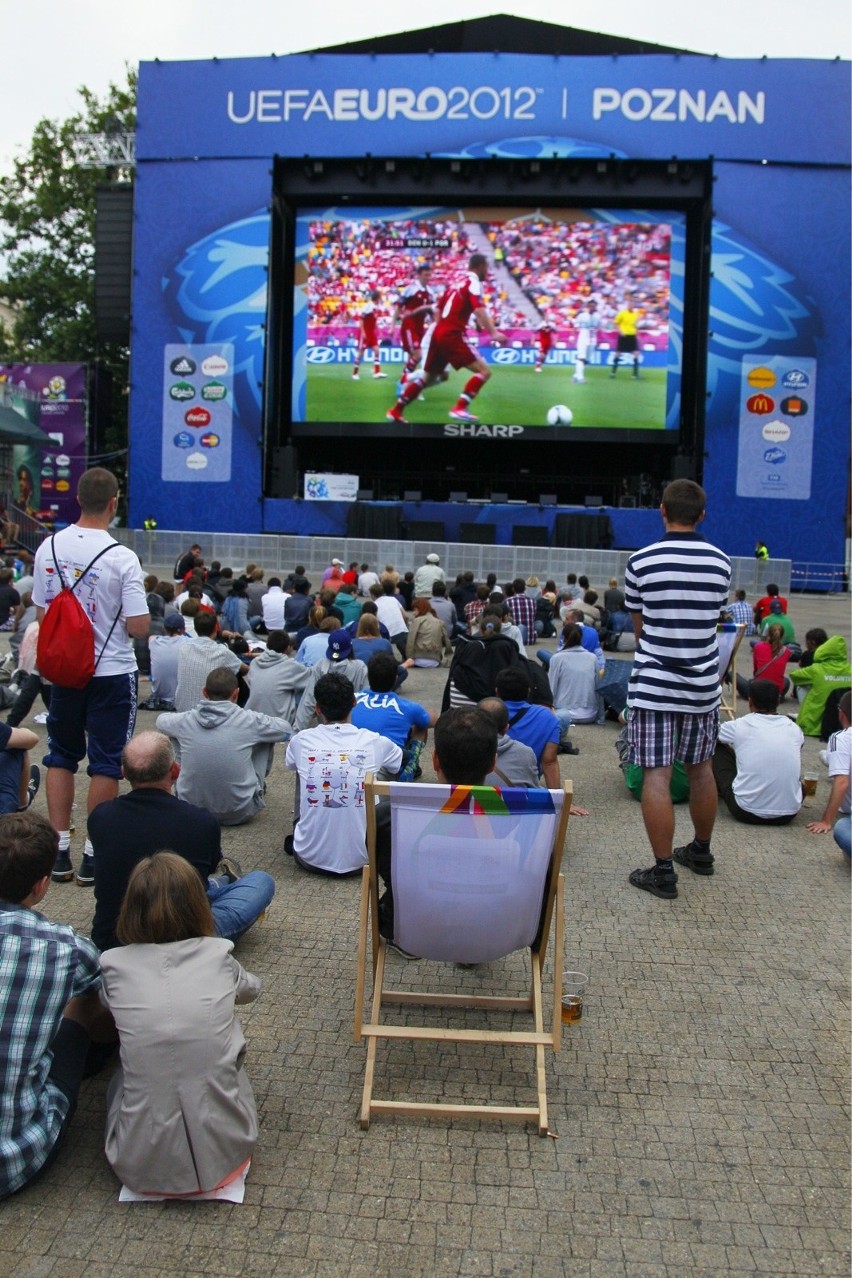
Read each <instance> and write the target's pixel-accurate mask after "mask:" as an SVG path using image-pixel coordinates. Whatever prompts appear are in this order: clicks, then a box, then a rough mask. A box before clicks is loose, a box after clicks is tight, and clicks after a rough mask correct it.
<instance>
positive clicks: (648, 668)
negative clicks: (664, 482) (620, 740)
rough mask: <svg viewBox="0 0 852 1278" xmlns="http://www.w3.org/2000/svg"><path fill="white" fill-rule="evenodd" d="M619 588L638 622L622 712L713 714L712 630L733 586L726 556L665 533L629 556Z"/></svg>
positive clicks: (700, 541) (715, 666)
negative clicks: (637, 614) (626, 707)
mask: <svg viewBox="0 0 852 1278" xmlns="http://www.w3.org/2000/svg"><path fill="white" fill-rule="evenodd" d="M624 584H625V606H626V607H627V609H628V611H629V612H641V614H642V635H641V637H640V639H639V641H638V643H637V645H636V657H635V660H634V663H633V671H632V673H631V676H630V690H629V697H628V705H629V706H631V708H635V709H641V710H673V711H677V712H681V713H686V714H705V713H706V712H708V711H710V710H714V709H715V708H716V707H717V706H718V705H719V648H718V644H717V642H716V625H717V623H718V620H719V612H720V610H721V608H722V607H723V606H724V604H725V602H726V601H727V598H728V590H729V588H730V584H731V561H730V559H729V558H728V556H727V555H725V554H723V552H722V551H721V550H718V549H717V547H716V546H711V545H710V543H709V542H707V541H705V540H704V538H703V537H701V536H699V535H698V533H688V532H670V533H666V535H665V536H664V537H663V538H662V540H661V541H657V542H654V544H653V545H651V546H646V547H645V548H644V549H643V550H637V552H636V554H635V555H631V556H630V558H629V559H628V561H627V571H626V573H625V579H624Z"/></svg>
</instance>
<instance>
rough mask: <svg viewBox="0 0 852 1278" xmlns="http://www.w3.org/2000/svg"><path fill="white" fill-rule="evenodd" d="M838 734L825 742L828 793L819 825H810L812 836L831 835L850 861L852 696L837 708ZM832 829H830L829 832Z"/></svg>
mask: <svg viewBox="0 0 852 1278" xmlns="http://www.w3.org/2000/svg"><path fill="white" fill-rule="evenodd" d="M837 717H838V719H839V720H840V731H839V732H834V733H832V735H831V736H830V737H829V739H828V749H827V750H826V752H825V763H826V766H827V767H828V775H829V777H830V778H831V790H830V792H829V795H828V802H827V803H826V805H825V811H824V812H823V814H822V816H821V817H820V819H819V821H810V822H809V823H808V829H809V830H810V832H811V834H829V833H833V834H834V842H835V843H836V844H837V846H838V847H839V848H840V850H841V851H842V852H843V854H844V856H846V857H852V816H850V813H852V727H850V726H849V725H850V722H852V693H850V692H844V694H843V696H842V697H841V698H840V704H839V705H838V707H837ZM832 827H833V828H832Z"/></svg>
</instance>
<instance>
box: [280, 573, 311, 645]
mask: <svg viewBox="0 0 852 1278" xmlns="http://www.w3.org/2000/svg"><path fill="white" fill-rule="evenodd" d="M308 586H309V582H308V579H307V577H296V578H295V579H294V581H293V593H292V594H289V595H287V597H286V598H285V600H284V625H283V626H282V627H281V629H282V630H286V631H287V632H288V634H289V635H290V636H291V637H293V638H295V635H296V632H297V631H298V630H301V629H302V626H305V625H307V624H308V616H309V614H310V611H311V608H312V607H313V600H312V599H311V596H310V595H309V593H308Z"/></svg>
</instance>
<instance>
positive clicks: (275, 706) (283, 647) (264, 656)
mask: <svg viewBox="0 0 852 1278" xmlns="http://www.w3.org/2000/svg"><path fill="white" fill-rule="evenodd" d="M271 589H272V583H271V582H270V590H271ZM264 598H265V599H268V598H269V595H265V596H264ZM310 681H311V672H310V670H309V669H307V667H306V666H303V665H302V664H301V663H300V662H298V661H296V660H294V658H293V656H292V654H291V652H290V636H289V635H288V634H287V632H286V631H285V630H273V631H272V633H271V634H270V635H269V636H268V637H267V640H266V649H265V651H263V652H260V653H258V655H257V656H256V657H255V658H254V660H253V661H252V663H251V665H250V666H249V668H248V674H247V675H246V683H247V685H248V690H249V695H248V700H247V701H246V710H256V711H257V713H258V714H266V715H269V716H270V717H271V718H275V719H286V720H287V722H288V723H293V722H294V720H295V718H296V710H297V708H298V705H299V701H300V699H301V695H302V693H303V692H304V690H305V688H306V687H307V685H308V684H309V683H310ZM260 753H261V752H260V751H258V760H257V761H258V763H261V758H260ZM274 754H275V747H274V745H270V746H268V747H267V750H266V763H265V765H264V775H265V776H269V773H270V771H271V770H272V760H273V758H274Z"/></svg>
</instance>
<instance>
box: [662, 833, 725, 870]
mask: <svg viewBox="0 0 852 1278" xmlns="http://www.w3.org/2000/svg"><path fill="white" fill-rule="evenodd" d="M715 859H716V858H715V857H714V856H713V853H712V852H702V851H700V849H699V848H698V847H697V846H696V843H695V840H694V839H693V841H692V842H691V843H687V844H686V846H685V847H682V848H675V850H674V852H672V860H673V861H677V863H678V865H685V866H686V868H687V869H688V870H692V872H693V874H712V873H713V864H714V861H715Z"/></svg>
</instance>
